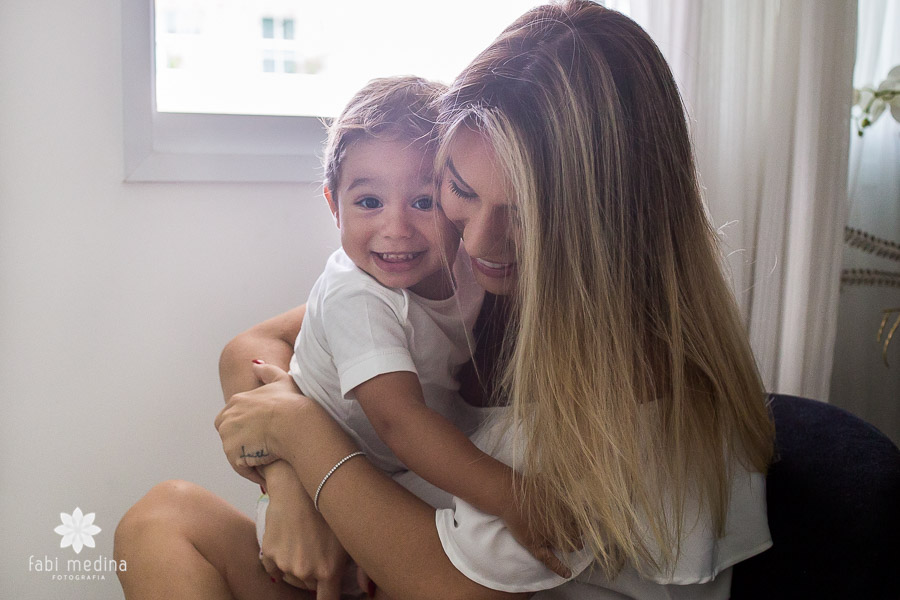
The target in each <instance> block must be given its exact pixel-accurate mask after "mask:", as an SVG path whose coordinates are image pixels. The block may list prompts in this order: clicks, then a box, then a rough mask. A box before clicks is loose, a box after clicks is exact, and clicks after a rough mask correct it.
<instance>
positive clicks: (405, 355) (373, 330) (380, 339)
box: [321, 286, 416, 398]
mask: <svg viewBox="0 0 900 600" xmlns="http://www.w3.org/2000/svg"><path fill="white" fill-rule="evenodd" d="M407 306H408V301H407V298H406V295H405V294H403V293H402V292H398V291H396V290H388V289H379V288H374V287H368V286H342V287H340V288H338V289H337V290H334V293H333V294H330V295H329V297H328V298H326V299H325V302H323V304H322V315H321V318H322V326H323V330H324V332H325V336H326V339H327V340H328V345H329V346H330V349H331V357H332V360H334V365H335V368H336V369H337V372H338V378H339V379H340V385H341V396H342V397H343V398H352V397H353V395H352V390H353V389H354V388H355V387H356V386H358V385H359V384H361V383H364V382H366V381H368V380H369V379H372V378H373V377H375V376H377V375H381V374H383V373H393V372H397V371H410V372H412V373H416V367H415V364H414V362H413V359H412V355H411V354H410V350H409V337H408V335H407V331H406V327H407V319H406V314H407Z"/></svg>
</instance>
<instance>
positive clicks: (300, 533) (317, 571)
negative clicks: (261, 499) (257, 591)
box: [260, 491, 347, 600]
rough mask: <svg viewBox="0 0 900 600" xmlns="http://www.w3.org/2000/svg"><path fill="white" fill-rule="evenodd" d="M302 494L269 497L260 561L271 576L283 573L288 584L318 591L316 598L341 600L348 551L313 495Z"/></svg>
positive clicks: (283, 577)
mask: <svg viewBox="0 0 900 600" xmlns="http://www.w3.org/2000/svg"><path fill="white" fill-rule="evenodd" d="M301 493H302V496H299V495H294V494H284V493H282V494H276V495H274V496H273V495H271V494H270V495H269V506H268V508H267V509H266V530H265V533H263V543H262V549H261V551H260V560H261V561H262V563H263V567H264V568H265V569H266V571H267V572H268V573H269V574H270V575H272V576H275V577H278V575H279V574H282V579H283V580H284V582H285V583H289V584H291V585H293V586H294V587H298V588H300V589H306V590H316V598H321V599H323V600H338V598H339V597H340V593H341V577H342V576H343V573H344V569H345V568H346V564H347V552H346V551H345V550H344V548H343V546H341V544H340V542H338V540H337V537H335V535H334V533H332V531H331V528H330V527H329V526H328V524H327V523H326V522H325V520H324V519H323V518H322V515H320V514H319V513H318V512H316V510H315V509H314V508H313V506H312V502H311V501H308V500H309V496H307V495H306V493H305V492H302V491H301ZM304 498H305V500H306V501H304Z"/></svg>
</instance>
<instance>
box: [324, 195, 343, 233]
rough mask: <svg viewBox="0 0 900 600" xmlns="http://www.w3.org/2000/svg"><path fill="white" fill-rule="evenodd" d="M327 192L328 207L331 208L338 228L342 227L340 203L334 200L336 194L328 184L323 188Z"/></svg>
mask: <svg viewBox="0 0 900 600" xmlns="http://www.w3.org/2000/svg"><path fill="white" fill-rule="evenodd" d="M323 191H324V193H325V200H326V201H327V202H328V208H330V209H331V215H332V216H333V217H334V224H335V225H337V228H338V229H340V228H341V215H340V213H338V205H337V202H335V200H334V196H332V195H331V190H330V189H329V188H328V186H327V185H326V186H325V188H324V189H323Z"/></svg>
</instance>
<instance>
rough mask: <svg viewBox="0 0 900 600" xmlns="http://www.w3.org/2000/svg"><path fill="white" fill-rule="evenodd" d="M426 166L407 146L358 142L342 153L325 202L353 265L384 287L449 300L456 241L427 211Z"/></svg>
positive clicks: (415, 148) (427, 157)
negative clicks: (338, 176)
mask: <svg viewBox="0 0 900 600" xmlns="http://www.w3.org/2000/svg"><path fill="white" fill-rule="evenodd" d="M432 161H433V156H432V155H431V154H429V153H426V152H425V151H423V149H422V148H421V146H419V145H417V144H413V143H411V142H409V141H407V140H383V139H373V138H364V139H361V140H359V141H357V142H354V143H353V144H352V145H351V146H350V148H349V149H348V150H347V155H346V158H345V159H344V166H343V170H342V173H341V179H340V181H339V182H338V185H337V190H333V191H329V192H328V195H329V196H330V198H331V200H330V202H329V204H330V205H331V207H332V212H333V213H334V215H335V220H336V222H337V225H338V227H339V228H340V230H341V245H342V246H343V248H344V251H345V252H346V253H347V255H348V256H349V257H350V259H351V260H352V261H353V262H354V263H355V264H356V266H358V267H359V268H360V269H362V270H363V271H365V272H366V273H368V274H369V275H371V276H372V277H374V278H375V279H377V280H378V282H379V283H381V284H382V285H385V286H387V287H391V288H407V289H409V290H411V291H413V292H415V293H416V294H419V295H420V296H424V297H426V298H445V297H448V296H449V295H450V294H451V293H452V292H451V291H450V290H451V288H450V285H449V282H450V279H449V274H448V273H447V270H446V268H445V264H452V263H453V261H454V259H455V258H456V250H457V248H458V246H459V236H458V234H457V233H456V231H455V230H454V229H453V226H452V225H451V224H450V222H449V221H448V220H447V219H446V218H445V217H444V216H443V214H442V213H441V212H440V211H435V210H434V200H433V195H434V183H433V181H434V180H433V162H432ZM332 193H333V194H334V195H332ZM445 261H446V263H445Z"/></svg>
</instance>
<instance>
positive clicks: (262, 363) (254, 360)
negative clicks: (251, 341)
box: [253, 358, 266, 365]
mask: <svg viewBox="0 0 900 600" xmlns="http://www.w3.org/2000/svg"><path fill="white" fill-rule="evenodd" d="M253 363H254V364H257V365H264V364H266V361H264V360H261V359H259V358H254V359H253Z"/></svg>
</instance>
